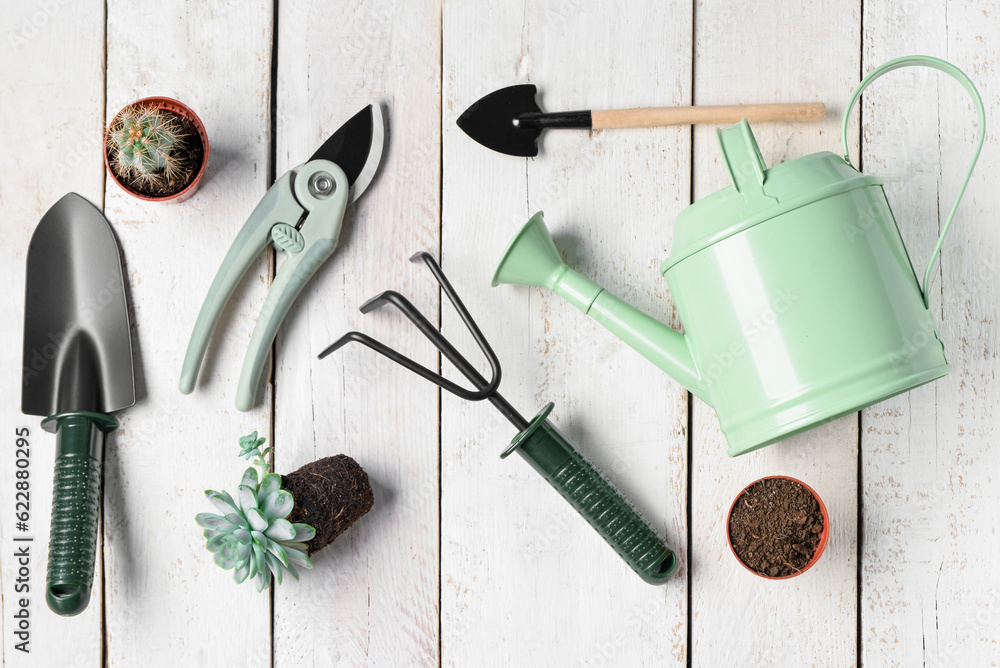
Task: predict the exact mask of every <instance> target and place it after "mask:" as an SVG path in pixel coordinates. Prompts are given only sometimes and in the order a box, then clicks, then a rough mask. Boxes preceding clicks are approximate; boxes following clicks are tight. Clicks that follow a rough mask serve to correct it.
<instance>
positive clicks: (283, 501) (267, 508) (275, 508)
mask: <svg viewBox="0 0 1000 668" xmlns="http://www.w3.org/2000/svg"><path fill="white" fill-rule="evenodd" d="M293 507H295V501H293V500H292V495H291V494H289V493H288V492H287V491H285V490H283V489H281V490H278V491H277V492H275V493H274V494H271V495H270V496H269V497H267V499H265V500H264V502H263V503H262V504H261V510H263V511H264V515H265V516H267V517H270V518H272V519H277V518H285V517H288V513H290V512H292V508H293ZM292 535H294V533H293V534H292ZM289 538H290V537H289Z"/></svg>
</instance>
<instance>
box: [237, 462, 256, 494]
mask: <svg viewBox="0 0 1000 668" xmlns="http://www.w3.org/2000/svg"><path fill="white" fill-rule="evenodd" d="M240 484H241V485H246V486H247V487H252V488H253V489H254V490H256V489H257V485H258V484H259V480H258V479H257V469H255V468H254V467H252V466H251V467H250V468H248V469H247V470H246V471H244V472H243V479H242V480H241V481H240Z"/></svg>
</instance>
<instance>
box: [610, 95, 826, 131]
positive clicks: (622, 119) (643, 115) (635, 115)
mask: <svg viewBox="0 0 1000 668" xmlns="http://www.w3.org/2000/svg"><path fill="white" fill-rule="evenodd" d="M824 116H826V105H824V104H823V103H822V102H791V103H784V104H730V105H724V106H716V107H659V108H649V109H615V110H612V111H593V112H591V117H592V118H593V128H594V129H595V130H604V129H608V128H651V127H658V126H661V125H692V124H697V123H736V122H738V121H739V120H740V119H741V118H745V119H747V121H749V122H751V123H769V122H773V121H819V120H823V117H824Z"/></svg>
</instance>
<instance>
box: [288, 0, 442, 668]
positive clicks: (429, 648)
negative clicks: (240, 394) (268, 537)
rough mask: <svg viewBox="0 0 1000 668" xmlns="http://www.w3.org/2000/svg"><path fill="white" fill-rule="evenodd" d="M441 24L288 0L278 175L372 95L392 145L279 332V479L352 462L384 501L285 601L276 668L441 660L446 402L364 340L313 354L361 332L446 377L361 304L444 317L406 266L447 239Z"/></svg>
mask: <svg viewBox="0 0 1000 668" xmlns="http://www.w3.org/2000/svg"><path fill="white" fill-rule="evenodd" d="M440 20H441V8H440V3H439V2H436V1H435V0H421V1H419V2H409V3H406V4H405V5H404V4H400V3H396V2H391V1H390V0H363V1H362V2H354V1H343V2H336V3H326V2H318V1H312V2H282V3H280V17H279V21H278V29H279V36H278V55H279V58H278V68H279V69H278V83H277V101H278V107H277V155H278V159H277V173H278V174H279V175H280V174H282V173H284V172H285V171H286V170H288V169H290V168H291V167H293V166H295V165H297V164H299V163H301V162H303V161H305V160H306V159H308V157H309V156H310V155H311V154H312V152H313V151H314V150H315V149H316V148H317V147H318V146H319V145H320V143H321V142H322V141H323V140H324V139H325V138H326V137H327V136H328V135H329V134H330V133H331V132H333V131H334V130H336V129H337V127H339V126H340V124H341V123H343V122H344V121H346V120H347V119H348V118H350V117H351V116H353V115H354V114H355V113H356V112H357V111H358V110H359V109H361V108H362V107H364V106H365V105H366V104H368V103H369V101H370V100H371V99H373V98H374V99H376V100H379V101H380V102H381V103H382V105H383V107H384V108H385V110H386V123H387V128H388V139H387V142H388V143H387V147H386V150H385V154H384V158H383V159H384V162H383V164H382V167H381V169H380V173H379V175H378V176H377V177H376V179H375V181H374V183H373V184H372V185H371V187H370V188H369V190H368V191H367V192H366V193H365V194H364V195H363V197H362V198H361V199H360V200H359V201H358V202H357V204H355V205H354V206H352V207H351V208H349V209H348V212H347V216H346V218H345V223H344V231H343V234H342V235H341V238H340V246H339V248H338V249H337V251H336V253H335V254H334V255H333V257H332V258H331V259H330V260H329V261H328V262H327V263H326V265H325V266H323V267H322V268H321V269H320V270H319V271H318V272H317V276H316V279H315V280H314V281H313V282H312V283H311V284H309V285H308V286H307V287H306V289H305V291H304V292H303V294H302V295H301V296H300V298H299V300H298V302H297V304H296V306H295V308H294V309H293V310H292V312H291V313H290V314H289V316H288V318H287V320H286V323H285V327H284V329H283V330H282V332H281V333H280V335H279V337H278V342H277V359H278V363H277V373H276V380H275V387H276V393H275V397H276V408H275V417H276V421H275V444H276V450H275V453H276V455H275V461H276V469H277V471H278V472H280V473H288V472H291V471H293V470H295V469H296V468H298V467H299V466H302V465H303V464H306V463H308V462H310V461H313V460H316V459H319V458H321V457H326V456H330V455H334V454H338V453H341V452H343V453H346V454H348V455H350V456H352V457H354V458H355V459H356V460H357V461H358V463H359V464H361V466H363V467H364V468H365V469H366V470H367V472H368V474H369V477H370V479H371V482H372V486H373V487H374V490H375V506H374V508H373V509H372V511H371V512H370V513H369V514H368V515H367V516H365V517H364V518H362V519H361V521H360V522H359V523H358V524H357V525H356V526H355V527H353V528H352V529H351V530H350V531H349V532H348V533H346V534H345V535H343V536H342V537H340V538H338V539H337V542H336V543H334V544H333V545H331V546H329V547H327V548H326V549H324V550H323V551H322V552H320V553H318V554H317V555H315V557H314V561H315V566H316V567H315V569H314V570H312V571H311V572H307V573H305V574H304V575H303V577H302V581H301V582H298V583H296V582H294V581H291V582H290V581H286V582H285V583H284V584H283V585H282V586H281V587H280V588H279V589H278V590H277V591H276V593H275V619H274V643H275V657H274V663H275V665H276V666H300V665H310V666H312V665H315V666H328V665H334V664H336V665H351V666H361V665H366V666H404V665H405V666H429V665H436V664H437V662H438V648H439V642H438V568H439V559H438V539H439V534H438V531H439V528H438V494H437V490H438V400H437V393H436V391H435V388H434V387H433V386H432V385H430V384H429V383H427V382H426V381H423V380H421V379H420V378H418V377H416V376H414V375H412V374H410V373H409V372H408V371H405V370H403V369H401V368H399V367H396V366H395V365H393V364H391V363H389V362H387V361H386V360H384V359H383V358H381V357H378V356H376V355H375V354H374V353H373V352H372V351H370V350H368V349H366V348H363V347H361V346H349V347H347V348H345V349H343V350H341V351H339V352H338V353H337V354H335V355H334V356H332V357H329V358H327V359H325V360H317V359H316V355H317V354H318V353H319V352H320V351H321V350H323V348H325V347H326V346H327V345H329V344H330V343H331V342H332V341H333V340H334V339H336V338H338V337H339V336H340V335H341V334H343V333H345V332H347V331H349V330H352V329H358V330H363V331H365V332H369V333H371V334H372V335H374V336H376V337H377V338H379V339H381V340H383V341H385V342H387V343H388V344H389V345H392V346H394V347H397V348H399V349H400V350H402V351H404V352H406V353H407V354H411V355H413V356H415V357H416V358H417V359H419V360H421V361H422V362H423V363H424V364H427V365H429V366H430V367H431V368H433V367H435V365H436V361H435V359H436V358H435V355H433V354H431V353H432V352H433V349H432V348H431V347H430V345H429V344H427V342H426V341H424V339H423V338H422V337H420V336H419V335H418V334H417V333H416V331H415V330H414V329H413V327H412V325H410V323H409V321H406V320H404V319H403V318H402V317H401V316H400V315H399V314H398V313H397V312H395V311H394V310H393V309H386V310H385V311H384V312H378V313H373V314H371V315H368V316H362V315H361V314H360V313H359V312H358V307H359V306H360V305H361V304H362V303H363V302H364V301H365V300H367V299H368V298H369V297H372V296H374V295H376V294H378V293H380V292H382V291H383V290H386V289H390V288H391V289H395V290H399V291H400V292H402V293H404V294H406V295H407V296H409V297H410V298H411V299H412V300H413V302H414V303H415V304H417V305H418V306H419V307H421V308H422V309H423V310H424V312H425V313H426V314H427V317H428V318H429V319H430V320H431V321H432V322H435V321H436V320H437V288H436V284H435V283H434V281H433V278H432V277H431V276H430V274H429V273H428V272H427V271H426V270H425V269H423V268H422V267H416V266H414V265H411V264H410V263H409V262H407V261H406V260H407V258H408V257H409V256H410V255H412V254H413V253H414V252H416V251H418V250H424V249H426V250H429V251H431V252H433V253H435V254H436V253H437V249H438V245H439V236H438V229H439V225H440V178H439V164H440V162H439V160H440V158H439V156H440V149H439V146H440V76H441V74H440V72H441V70H440V58H441V43H440V39H441V38H440V35H441V26H440Z"/></svg>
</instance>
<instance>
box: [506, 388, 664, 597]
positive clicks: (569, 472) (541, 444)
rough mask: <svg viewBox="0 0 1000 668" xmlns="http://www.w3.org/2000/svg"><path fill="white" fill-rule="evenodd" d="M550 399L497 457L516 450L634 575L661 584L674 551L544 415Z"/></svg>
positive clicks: (548, 410)
mask: <svg viewBox="0 0 1000 668" xmlns="http://www.w3.org/2000/svg"><path fill="white" fill-rule="evenodd" d="M552 407H553V404H551V403H549V404H548V405H547V406H545V408H543V409H542V411H541V412H540V413H539V414H538V415H536V416H535V418H534V419H533V420H532V421H531V424H529V425H528V427H527V429H525V430H524V431H522V432H521V433H520V434H518V435H517V436H516V437H515V438H514V440H513V441H512V442H511V444H510V446H509V447H508V448H507V449H506V450H505V451H504V452H503V454H501V455H500V456H501V458H506V457H508V456H509V455H510V454H511V453H513V452H515V451H516V452H517V453H518V454H519V455H521V457H523V458H524V459H526V460H527V461H528V463H529V464H531V467H532V468H534V469H535V470H536V471H538V472H539V473H540V474H542V477H543V478H545V479H546V480H547V481H548V482H549V484H550V485H552V486H553V487H554V488H555V489H556V491H557V492H559V494H561V495H562V497H563V498H564V499H566V500H567V501H569V503H570V505H572V506H573V507H574V508H575V509H576V511H577V512H578V513H580V515H582V516H583V518H584V519H585V520H587V522H588V523H590V526H592V527H593V528H594V529H596V530H597V533H599V534H600V535H601V537H602V538H604V540H605V542H607V544H608V545H610V546H611V547H612V548H614V550H615V552H617V553H618V556H620V557H621V558H622V559H624V560H625V563H627V564H628V565H629V566H630V567H631V568H632V570H634V571H635V572H636V573H637V574H638V575H639V577H641V578H642V579H643V580H645V581H646V582H648V583H649V584H654V585H660V584H664V583H665V582H666V581H667V580H669V579H670V578H671V576H673V574H674V572H675V571H676V570H677V566H678V561H677V558H676V557H675V556H674V553H673V551H671V549H670V548H669V547H667V544H666V543H665V542H664V541H663V540H662V539H661V538H660V537H659V535H658V534H657V533H656V531H655V530H653V527H652V526H651V525H650V524H649V521H648V520H647V519H646V518H645V517H643V515H642V513H640V512H639V511H638V510H637V509H636V507H635V506H633V505H632V504H631V503H630V502H629V501H628V499H626V498H625V497H624V495H622V493H621V492H620V491H619V490H618V488H616V487H615V486H614V485H613V484H612V483H611V481H610V480H608V479H607V478H606V477H605V476H604V474H603V473H601V472H600V471H599V470H598V469H597V468H596V467H595V466H594V465H593V464H591V463H590V461H589V460H587V458H586V457H584V456H583V455H582V454H580V453H579V452H578V451H577V450H576V448H574V447H573V444H572V443H570V442H569V440H567V439H566V437H565V436H563V434H562V433H561V432H560V431H559V430H558V429H556V427H555V426H554V425H552V423H550V422H549V421H548V420H547V419H546V418H547V417H548V416H549V413H550V412H552Z"/></svg>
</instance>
